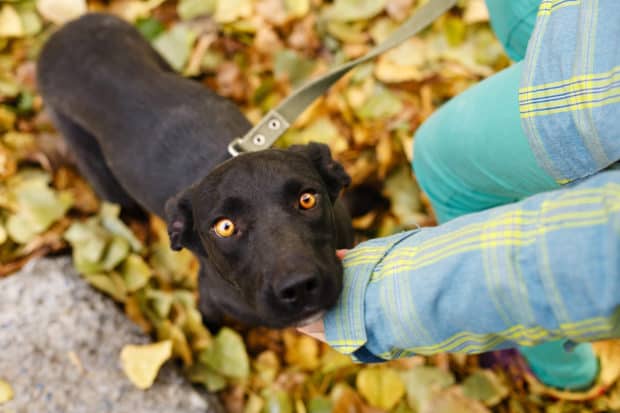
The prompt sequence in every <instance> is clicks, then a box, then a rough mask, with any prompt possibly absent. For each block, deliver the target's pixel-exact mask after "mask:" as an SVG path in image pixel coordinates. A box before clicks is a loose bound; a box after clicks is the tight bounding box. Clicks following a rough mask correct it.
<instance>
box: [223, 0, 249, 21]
mask: <svg viewBox="0 0 620 413" xmlns="http://www.w3.org/2000/svg"><path fill="white" fill-rule="evenodd" d="M252 11H253V6H252V0H217V6H216V9H215V16H214V18H215V21H216V22H218V23H232V22H234V21H235V20H237V19H240V18H244V17H251V16H252Z"/></svg>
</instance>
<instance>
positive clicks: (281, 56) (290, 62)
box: [273, 49, 315, 86]
mask: <svg viewBox="0 0 620 413" xmlns="http://www.w3.org/2000/svg"><path fill="white" fill-rule="evenodd" d="M314 67H315V63H314V62H313V61H311V60H309V59H306V58H304V57H303V56H301V55H300V54H299V53H297V52H295V51H293V50H289V49H285V50H282V51H279V52H277V53H276V54H275V59H274V63H273V72H274V75H275V76H276V78H283V77H286V78H287V79H288V80H289V81H290V82H291V84H292V85H293V86H296V85H299V84H300V83H301V82H303V81H304V80H305V79H307V78H308V76H310V74H311V73H312V71H313V69H314Z"/></svg>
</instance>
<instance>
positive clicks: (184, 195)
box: [164, 188, 200, 251]
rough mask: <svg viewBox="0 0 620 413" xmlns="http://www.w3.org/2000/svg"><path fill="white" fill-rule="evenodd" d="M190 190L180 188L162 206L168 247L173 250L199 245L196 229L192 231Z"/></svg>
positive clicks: (192, 219)
mask: <svg viewBox="0 0 620 413" xmlns="http://www.w3.org/2000/svg"><path fill="white" fill-rule="evenodd" d="M190 191H191V189H189V188H188V189H184V190H182V191H181V192H179V193H178V194H176V195H175V196H173V197H172V198H170V199H168V200H167V201H166V205H165V207H164V212H165V214H166V223H167V225H168V236H169V237H170V248H172V249H173V250H175V251H179V250H180V249H181V248H183V247H186V248H189V249H194V248H193V247H196V246H198V245H200V242H199V240H198V237H197V235H196V231H194V218H193V212H192V202H191V197H190Z"/></svg>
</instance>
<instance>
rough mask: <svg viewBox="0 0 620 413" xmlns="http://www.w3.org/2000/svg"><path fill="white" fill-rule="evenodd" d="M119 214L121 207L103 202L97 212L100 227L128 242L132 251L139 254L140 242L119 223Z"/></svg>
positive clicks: (121, 222)
mask: <svg viewBox="0 0 620 413" xmlns="http://www.w3.org/2000/svg"><path fill="white" fill-rule="evenodd" d="M120 212H121V207H120V206H119V205H116V204H111V203H109V202H103V203H102V204H101V210H100V211H99V218H100V219H101V224H102V226H103V227H104V228H105V229H107V230H108V231H110V232H111V233H112V234H114V235H117V236H119V237H121V238H123V239H125V240H127V242H129V245H130V246H131V249H132V251H134V252H140V251H141V250H142V248H143V246H142V243H141V242H140V240H138V239H137V238H136V236H135V235H134V234H133V232H131V230H130V229H129V228H128V227H127V226H126V225H125V224H124V223H123V221H121V220H120V219H119V218H118V216H119V214H120Z"/></svg>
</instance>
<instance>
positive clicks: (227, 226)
mask: <svg viewBox="0 0 620 413" xmlns="http://www.w3.org/2000/svg"><path fill="white" fill-rule="evenodd" d="M213 230H214V231H215V233H216V234H217V235H219V236H220V237H222V238H228V237H230V236H232V234H234V233H235V224H234V223H233V222H232V221H231V220H230V219H228V218H222V219H219V220H218V221H217V222H216V223H215V225H214V226H213Z"/></svg>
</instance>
